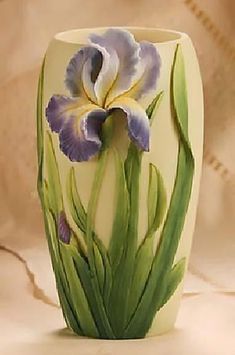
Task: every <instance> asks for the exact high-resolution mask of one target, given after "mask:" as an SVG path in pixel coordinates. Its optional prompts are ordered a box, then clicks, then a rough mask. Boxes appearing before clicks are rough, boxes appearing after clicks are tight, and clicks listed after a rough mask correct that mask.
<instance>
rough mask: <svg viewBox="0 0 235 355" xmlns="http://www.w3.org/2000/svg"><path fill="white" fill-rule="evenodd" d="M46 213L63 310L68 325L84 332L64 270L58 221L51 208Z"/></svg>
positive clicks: (47, 230)
mask: <svg viewBox="0 0 235 355" xmlns="http://www.w3.org/2000/svg"><path fill="white" fill-rule="evenodd" d="M44 213H45V227H46V232H47V240H48V246H49V250H50V254H51V261H52V267H53V270H54V274H55V279H56V287H57V289H58V295H59V299H60V304H61V307H62V311H63V314H64V317H65V320H66V323H67V325H68V326H69V327H70V328H71V329H72V330H73V331H75V332H76V333H77V334H82V330H81V328H80V324H79V322H78V320H77V319H76V315H75V312H74V309H73V306H72V305H71V302H70V301H71V295H70V291H69V285H68V281H67V277H66V273H65V270H64V265H63V263H62V258H61V253H60V249H59V244H58V236H57V229H56V222H55V219H54V217H53V215H52V213H51V212H50V211H49V209H45V211H44Z"/></svg>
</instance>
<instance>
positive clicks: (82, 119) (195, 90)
mask: <svg viewBox="0 0 235 355" xmlns="http://www.w3.org/2000/svg"><path fill="white" fill-rule="evenodd" d="M37 139H38V140H37V142H38V167H39V169H38V192H39V196H40V199H41V205H42V210H43V215H44V222H45V231H46V235H47V241H48V246H49V251H50V255H51V262H52V267H53V271H54V274H55V280H56V286H57V290H58V296H59V300H60V305H61V309H62V312H63V316H64V319H65V322H66V324H67V326H68V328H70V329H71V330H72V331H73V332H74V333H76V334H77V335H81V336H88V337H93V338H103V339H134V338H144V337H146V336H152V335H157V334H161V333H164V332H166V331H168V330H170V329H171V328H172V327H173V326H174V323H175V320H176V316H177V312H178V309H179V302H180V299H181V295H182V288H183V279H184V275H185V272H186V269H187V263H188V258H189V253H190V247H191V242H192V235H193V229H194V223H195V215H196V207H197V199H198V191H199V180H200V173H201V161H202V146H203V95H202V84H201V77H200V71H199V66H198V61H197V57H196V54H195V51H194V48H193V46H192V43H191V40H190V38H189V37H188V36H187V35H186V34H184V33H180V32H175V31H170V30H162V29H154V28H153V29H151V28H148V29H147V28H135V27H134V28H115V27H114V28H93V29H78V30H72V31H67V32H63V33H59V34H57V35H56V36H55V37H54V38H53V39H52V41H51V43H50V44H49V47H48V50H47V52H46V55H45V58H44V61H43V65H42V69H41V74H40V78H39V85H38V102H37Z"/></svg>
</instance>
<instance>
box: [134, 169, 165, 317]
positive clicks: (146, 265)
mask: <svg viewBox="0 0 235 355" xmlns="http://www.w3.org/2000/svg"><path fill="white" fill-rule="evenodd" d="M165 210H166V191H165V187H164V184H163V179H162V176H161V174H160V172H159V171H158V169H157V168H156V166H155V165H153V164H149V189H148V231H147V234H146V237H145V239H144V240H143V242H142V243H141V245H140V247H139V249H138V252H137V255H136V259H135V267H134V276H133V280H132V287H131V291H130V298H129V306H128V319H129V318H130V317H131V316H132V314H133V312H134V311H135V309H136V307H137V305H138V302H139V300H140V298H141V295H142V293H143V291H144V289H145V286H146V283H147V279H148V276H149V272H150V270H151V266H152V262H153V256H154V255H153V241H154V237H155V232H156V230H157V229H158V228H159V226H160V224H161V222H162V220H163V217H164V214H165Z"/></svg>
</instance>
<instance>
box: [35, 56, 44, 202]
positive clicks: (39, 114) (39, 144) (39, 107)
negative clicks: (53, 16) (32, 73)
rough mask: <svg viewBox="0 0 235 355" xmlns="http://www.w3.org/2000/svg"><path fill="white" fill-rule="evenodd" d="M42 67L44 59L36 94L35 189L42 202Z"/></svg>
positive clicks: (42, 68)
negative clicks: (36, 157) (36, 163)
mask: <svg viewBox="0 0 235 355" xmlns="http://www.w3.org/2000/svg"><path fill="white" fill-rule="evenodd" d="M44 67H45V58H44V60H43V63H42V67H41V72H40V76H39V80H38V93H37V154H38V178H37V189H38V194H39V196H40V199H41V200H42V198H43V196H42V194H43V191H42V180H43V122H42V119H43V114H42V109H43V87H44Z"/></svg>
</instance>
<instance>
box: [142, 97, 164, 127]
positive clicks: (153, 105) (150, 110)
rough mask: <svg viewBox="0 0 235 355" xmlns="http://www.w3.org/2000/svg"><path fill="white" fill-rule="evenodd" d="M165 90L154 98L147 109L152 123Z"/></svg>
mask: <svg viewBox="0 0 235 355" xmlns="http://www.w3.org/2000/svg"><path fill="white" fill-rule="evenodd" d="M163 95H164V92H163V91H161V92H160V93H159V94H157V96H156V97H155V98H154V99H153V101H152V102H151V104H150V105H149V106H148V108H147V110H146V114H147V116H148V118H149V120H150V124H152V122H153V119H154V113H155V111H156V110H157V109H158V107H159V105H160V103H161V101H162V99H163Z"/></svg>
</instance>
